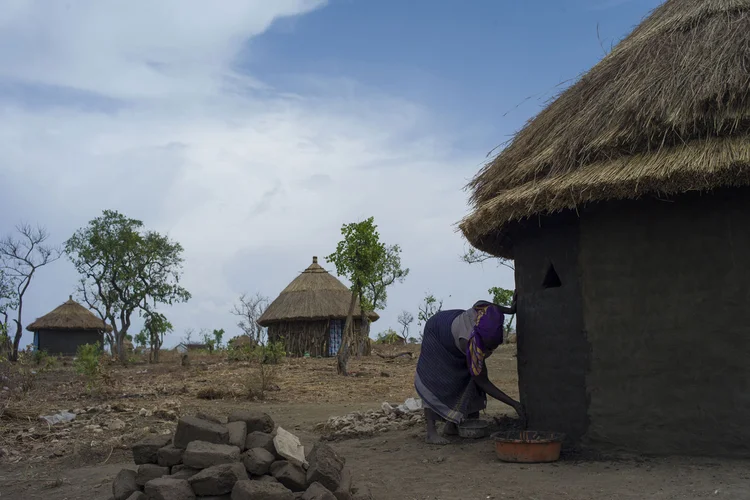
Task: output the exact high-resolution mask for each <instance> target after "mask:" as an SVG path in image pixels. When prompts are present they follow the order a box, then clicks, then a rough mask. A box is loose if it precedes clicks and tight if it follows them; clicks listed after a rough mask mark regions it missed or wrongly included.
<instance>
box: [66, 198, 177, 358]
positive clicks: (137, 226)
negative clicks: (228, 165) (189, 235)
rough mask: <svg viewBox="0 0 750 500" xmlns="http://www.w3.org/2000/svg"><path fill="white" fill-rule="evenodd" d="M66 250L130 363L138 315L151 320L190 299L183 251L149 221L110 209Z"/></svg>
mask: <svg viewBox="0 0 750 500" xmlns="http://www.w3.org/2000/svg"><path fill="white" fill-rule="evenodd" d="M65 251H66V252H67V254H68V257H69V258H70V260H71V262H72V263H73V265H74V266H75V268H76V270H77V271H78V273H79V274H80V275H81V282H80V286H79V293H80V294H81V296H82V297H83V300H85V301H86V303H87V304H88V305H89V307H90V308H91V309H93V310H95V311H97V312H98V313H99V316H100V317H101V318H102V319H103V320H104V321H106V322H108V323H109V324H110V325H111V326H112V330H113V332H112V335H113V339H112V340H113V343H114V345H115V346H116V348H117V349H116V350H117V354H118V356H119V358H120V360H121V361H122V362H123V363H124V362H125V361H126V359H127V358H126V356H125V348H124V344H123V339H125V335H127V333H128V329H129V328H130V326H131V321H132V317H133V313H135V312H139V313H143V314H144V315H146V316H147V315H148V314H149V313H150V312H151V311H152V309H153V308H154V307H156V306H157V304H169V305H171V304H173V303H176V302H185V301H187V300H189V299H190V293H189V292H188V291H187V290H185V289H184V288H183V287H181V286H180V278H181V276H182V263H183V258H182V246H181V245H180V244H179V243H176V242H173V241H171V240H169V238H167V237H166V236H163V235H161V234H159V233H157V232H153V231H144V230H143V222H141V221H139V220H136V219H130V218H128V217H125V216H124V215H122V214H120V213H118V212H117V211H114V210H105V211H104V212H103V213H102V215H101V216H100V217H97V218H96V219H93V220H91V221H90V222H89V223H88V225H87V226H85V227H83V228H81V229H79V230H78V231H76V232H75V234H73V236H72V237H71V238H70V239H69V240H68V241H67V242H66V244H65Z"/></svg>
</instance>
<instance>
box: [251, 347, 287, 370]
mask: <svg viewBox="0 0 750 500" xmlns="http://www.w3.org/2000/svg"><path fill="white" fill-rule="evenodd" d="M255 349H256V351H258V355H259V357H260V358H261V362H262V363H263V364H269V365H278V364H279V363H280V362H281V361H282V360H283V359H284V358H285V357H286V349H285V348H284V343H283V342H268V343H267V344H266V345H259V346H258V347H256V348H255Z"/></svg>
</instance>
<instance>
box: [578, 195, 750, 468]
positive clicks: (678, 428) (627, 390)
mask: <svg viewBox="0 0 750 500" xmlns="http://www.w3.org/2000/svg"><path fill="white" fill-rule="evenodd" d="M581 222H582V224H581V250H582V251H581V256H580V262H581V269H582V271H583V273H582V282H583V299H584V319H585V324H586V330H587V333H588V339H589V342H590V343H591V346H592V359H591V371H590V373H589V375H588V383H587V385H588V389H589V391H590V394H591V403H590V406H589V418H590V420H591V423H590V426H589V438H590V439H591V440H592V441H595V442H604V443H614V444H616V445H618V446H622V447H627V448H632V449H636V450H639V451H643V452H654V453H672V452H674V453H697V454H703V453H705V454H712V455H713V454H740V455H749V454H750V427H749V426H748V425H747V422H750V363H748V359H749V358H750V307H749V304H750V265H748V262H747V256H748V255H750V231H749V230H748V228H750V190H747V189H739V190H723V191H717V192H716V193H715V194H714V195H707V194H704V195H702V196H701V195H698V194H692V195H685V196H683V197H681V198H679V199H676V200H673V202H663V201H658V200H650V201H643V202H640V203H639V202H623V203H617V204H609V205H607V206H606V207H604V208H601V209H597V210H595V211H592V212H591V213H587V214H585V215H584V216H583V217H582V220H581Z"/></svg>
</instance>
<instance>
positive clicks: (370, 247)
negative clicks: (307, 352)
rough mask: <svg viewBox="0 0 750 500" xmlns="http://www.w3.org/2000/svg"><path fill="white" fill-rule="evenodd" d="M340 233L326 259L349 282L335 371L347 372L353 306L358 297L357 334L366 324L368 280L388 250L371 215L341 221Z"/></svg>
mask: <svg viewBox="0 0 750 500" xmlns="http://www.w3.org/2000/svg"><path fill="white" fill-rule="evenodd" d="M341 234H342V236H343V239H342V240H341V241H339V243H338V245H337V246H336V251H335V252H334V253H332V254H331V255H329V256H328V257H326V260H327V261H328V262H332V263H333V264H334V265H335V266H336V272H337V274H338V275H339V276H346V277H347V278H348V279H349V281H350V282H351V284H352V285H351V290H352V299H351V301H350V303H349V312H348V313H347V315H346V322H345V324H344V338H343V339H342V342H341V347H340V348H339V352H338V355H337V371H338V373H339V374H340V375H347V374H348V371H347V364H348V362H349V343H350V342H351V340H352V335H351V332H350V331H351V330H353V328H352V323H353V316H354V306H355V305H356V301H357V299H359V301H360V306H361V309H362V326H361V328H360V336H363V335H362V334H363V332H365V331H366V325H367V305H368V301H367V299H366V297H365V294H366V293H367V290H368V287H369V286H370V284H371V283H373V282H375V281H376V280H377V274H378V270H379V269H382V267H381V265H382V261H383V260H384V259H385V258H386V255H387V251H386V247H385V245H384V244H383V243H381V242H380V234H379V233H378V231H377V226H376V225H375V222H374V218H373V217H370V218H369V219H366V220H364V221H361V222H354V223H351V224H344V225H343V226H342V227H341ZM354 340H355V345H359V339H354Z"/></svg>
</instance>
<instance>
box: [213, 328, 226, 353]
mask: <svg viewBox="0 0 750 500" xmlns="http://www.w3.org/2000/svg"><path fill="white" fill-rule="evenodd" d="M213 335H214V341H215V342H216V343H215V345H216V348H217V349H219V348H221V339H222V338H223V337H224V329H223V328H221V329H219V330H216V329H214V331H213Z"/></svg>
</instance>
